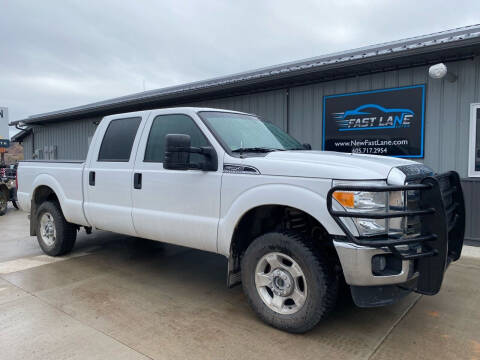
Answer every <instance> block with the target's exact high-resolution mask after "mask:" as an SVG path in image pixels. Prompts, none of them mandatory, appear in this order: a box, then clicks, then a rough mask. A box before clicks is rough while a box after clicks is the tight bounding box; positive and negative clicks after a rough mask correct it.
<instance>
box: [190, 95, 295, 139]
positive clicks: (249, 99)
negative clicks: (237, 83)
mask: <svg viewBox="0 0 480 360" xmlns="http://www.w3.org/2000/svg"><path fill="white" fill-rule="evenodd" d="M186 106H199V107H212V108H218V109H228V110H236V111H243V112H247V113H252V114H257V115H258V116H260V117H261V118H263V119H265V120H268V121H270V122H272V123H274V124H275V125H277V126H278V127H280V128H281V129H283V130H286V129H287V90H284V89H282V90H274V91H266V92H261V93H256V94H249V95H240V96H233V97H228V98H223V99H215V100H208V101H201V102H195V103H191V104H187V105H186Z"/></svg>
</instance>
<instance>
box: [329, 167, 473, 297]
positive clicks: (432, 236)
mask: <svg viewBox="0 0 480 360" xmlns="http://www.w3.org/2000/svg"><path fill="white" fill-rule="evenodd" d="M409 190H419V192H420V201H419V206H418V209H414V210H408V209H407V210H405V211H388V212H347V211H337V210H334V209H333V207H332V204H333V193H334V192H335V191H368V192H390V191H409ZM405 202H407V198H406V197H405ZM327 208H328V212H329V213H330V215H331V216H332V217H333V219H334V220H335V222H336V223H337V224H338V226H340V228H341V229H342V230H343V232H344V233H345V235H346V237H347V240H348V241H350V242H352V243H355V244H357V245H361V246H369V247H375V248H385V247H386V248H388V249H389V250H390V251H391V252H392V254H393V255H394V256H397V257H398V258H400V259H402V260H416V266H415V269H416V271H417V272H418V280H417V281H416V284H415V288H413V289H412V290H414V291H416V292H418V293H422V294H427V295H434V294H436V293H437V292H438V291H439V290H440V287H441V285H442V281H443V275H444V273H445V270H446V268H447V266H448V265H449V263H450V262H451V261H455V260H458V259H459V258H460V254H461V251H462V247H463V238H464V235H465V203H464V199H463V192H462V188H461V184H460V177H459V175H458V173H457V172H455V171H450V172H447V173H444V174H440V175H434V176H429V177H425V178H423V179H422V180H421V182H420V183H419V184H411V185H403V186H388V185H386V186H355V185H339V186H334V187H333V188H332V189H330V191H329V192H328V194H327ZM411 216H419V217H420V218H421V233H420V235H417V236H414V237H407V236H404V237H400V238H398V237H390V236H387V237H381V238H379V237H356V236H354V235H353V234H352V233H351V231H350V230H349V229H348V227H347V226H346V225H345V224H344V223H343V221H342V219H341V218H349V217H350V218H366V219H391V218H399V217H407V218H408V217H411ZM397 245H409V246H408V249H406V250H399V249H397V248H396V246H397ZM404 247H405V246H404Z"/></svg>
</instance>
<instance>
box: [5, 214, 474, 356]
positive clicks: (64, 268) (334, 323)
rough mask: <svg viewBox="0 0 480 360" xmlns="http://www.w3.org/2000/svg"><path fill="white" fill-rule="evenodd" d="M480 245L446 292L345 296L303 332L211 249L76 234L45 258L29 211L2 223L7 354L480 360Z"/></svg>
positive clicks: (452, 275)
mask: <svg viewBox="0 0 480 360" xmlns="http://www.w3.org/2000/svg"><path fill="white" fill-rule="evenodd" d="M479 249H480V248H472V247H469V248H467V251H465V253H466V255H469V256H464V257H463V258H462V260H461V261H460V262H458V263H456V264H454V265H452V266H451V268H450V269H449V271H448V274H447V277H446V280H445V283H444V287H443V289H442V291H441V293H440V294H439V295H437V296H434V297H426V296H423V297H422V296H419V295H411V296H409V297H407V298H406V299H404V300H403V301H402V302H400V303H399V304H397V305H394V306H390V307H385V308H377V309H359V308H356V307H355V306H354V305H352V304H351V303H350V302H348V301H346V302H345V304H343V305H342V306H340V307H339V308H338V309H337V311H336V312H335V313H334V314H333V315H332V316H331V317H329V318H328V319H327V320H325V321H323V322H322V323H321V324H320V325H319V326H317V327H316V328H315V329H314V330H313V331H311V332H309V333H307V334H304V335H291V334H287V333H283V332H281V331H278V330H275V329H272V328H270V327H268V326H266V325H264V324H263V323H262V322H261V321H259V320H257V318H256V317H255V316H254V314H253V312H252V311H250V309H249V308H248V306H247V304H246V301H245V298H244V296H243V294H242V291H241V288H240V287H235V288H233V289H227V288H226V286H225V272H226V260H225V259H224V258H223V257H221V256H217V255H214V254H208V253H204V252H200V251H195V250H189V249H185V248H181V247H176V246H169V245H163V244H159V243H151V242H147V241H143V240H139V239H133V238H128V237H124V236H120V235H115V234H110V233H104V232H96V233H94V234H92V235H90V236H87V235H86V234H85V233H84V232H81V235H80V236H79V240H78V242H77V246H76V247H75V250H74V252H73V253H72V254H70V256H68V257H65V258H49V257H47V256H43V255H42V253H41V251H40V249H39V247H38V245H37V243H36V239H34V238H30V237H29V236H28V221H27V219H26V215H25V214H24V213H21V212H17V211H15V210H13V209H12V210H10V211H9V213H8V214H7V215H6V216H3V217H0V354H1V355H0V358H2V359H23V360H27V359H149V358H152V359H185V358H192V359H257V358H258V359H274V358H275V359H413V358H415V359H469V360H471V359H480V305H479V304H480V280H479V279H480V251H479Z"/></svg>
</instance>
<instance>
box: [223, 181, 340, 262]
mask: <svg viewBox="0 0 480 360" xmlns="http://www.w3.org/2000/svg"><path fill="white" fill-rule="evenodd" d="M262 205H283V206H289V207H293V208H297V209H299V210H302V211H304V212H306V213H307V214H309V215H310V216H312V217H313V218H315V219H316V220H317V221H318V222H319V223H320V224H321V225H322V226H323V227H324V228H325V229H326V230H327V232H328V233H329V234H331V235H344V233H343V232H342V230H341V229H340V227H339V226H338V225H337V223H336V222H335V221H334V220H333V218H332V217H331V216H330V214H329V213H328V211H327V203H326V199H325V197H323V196H321V195H320V194H318V193H315V192H313V191H311V190H309V189H306V188H304V187H301V186H296V185H286V184H266V185H259V186H256V187H253V188H250V189H249V190H247V191H245V192H243V193H242V194H241V195H240V196H238V197H237V198H236V199H235V200H234V201H233V202H232V205H231V206H230V208H229V209H228V210H227V211H226V213H225V215H224V216H223V217H221V219H220V222H219V229H218V242H217V251H218V253H220V254H223V255H225V256H227V257H229V256H230V248H231V242H232V237H233V233H234V231H235V228H236V226H237V224H238V223H239V221H240V220H241V219H242V217H243V215H245V214H246V213H247V212H248V211H249V210H251V209H253V208H256V207H259V206H262Z"/></svg>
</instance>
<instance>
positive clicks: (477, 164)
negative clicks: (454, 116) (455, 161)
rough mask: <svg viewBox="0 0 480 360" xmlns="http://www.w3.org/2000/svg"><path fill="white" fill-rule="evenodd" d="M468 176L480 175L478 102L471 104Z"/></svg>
mask: <svg viewBox="0 0 480 360" xmlns="http://www.w3.org/2000/svg"><path fill="white" fill-rule="evenodd" d="M468 176H470V177H480V104H472V106H471V114H470V149H469V155H468Z"/></svg>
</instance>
